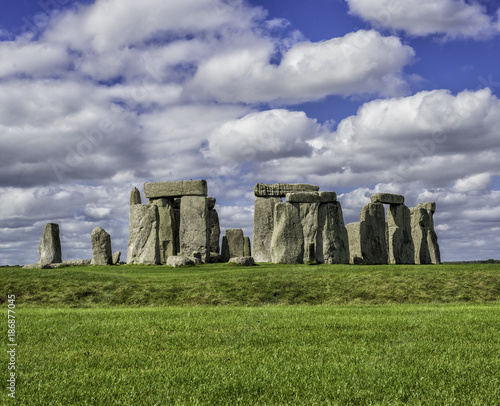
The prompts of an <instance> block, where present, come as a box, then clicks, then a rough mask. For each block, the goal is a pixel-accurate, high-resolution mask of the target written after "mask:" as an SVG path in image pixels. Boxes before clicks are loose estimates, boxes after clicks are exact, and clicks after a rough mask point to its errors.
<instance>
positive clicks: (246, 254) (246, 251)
mask: <svg viewBox="0 0 500 406" xmlns="http://www.w3.org/2000/svg"><path fill="white" fill-rule="evenodd" d="M243 256H244V257H251V256H252V246H251V244H250V237H245V245H244V249H243Z"/></svg>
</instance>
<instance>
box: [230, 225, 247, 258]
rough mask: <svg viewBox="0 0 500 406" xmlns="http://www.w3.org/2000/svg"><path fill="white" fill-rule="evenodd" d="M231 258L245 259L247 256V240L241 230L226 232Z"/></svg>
mask: <svg viewBox="0 0 500 406" xmlns="http://www.w3.org/2000/svg"><path fill="white" fill-rule="evenodd" d="M226 237H227V245H228V249H229V258H228V259H231V258H235V257H243V256H244V255H245V238H244V236H243V230H242V229H240V228H234V229H228V230H226Z"/></svg>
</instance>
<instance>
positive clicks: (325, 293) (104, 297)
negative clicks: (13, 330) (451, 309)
mask: <svg viewBox="0 0 500 406" xmlns="http://www.w3.org/2000/svg"><path fill="white" fill-rule="evenodd" d="M0 280H1V281H2V284H1V286H0V303H3V302H5V300H6V298H7V295H8V294H13V293H14V294H15V295H16V297H17V303H18V304H19V305H22V306H53V307H61V306H64V307H66V306H69V307H95V306H99V307H100V306H116V305H124V306H192V305H231V306H260V305H268V304H279V305H288V304H294V305H297V304H314V305H332V304H335V305H337V304H385V303H457V302H462V303H463V302H473V303H484V302H494V301H500V267H499V265H498V264H459V265H451V264H450V265H423V266H419V265H409V266H403V265H387V266H352V265H318V266H310V265H274V264H260V265H259V266H255V267H239V266H234V265H229V264H207V265H202V266H196V267H193V268H182V269H172V268H167V267H165V266H141V265H124V266H115V267H99V266H81V267H72V268H61V269H53V270H51V269H48V270H41V269H21V268H0Z"/></svg>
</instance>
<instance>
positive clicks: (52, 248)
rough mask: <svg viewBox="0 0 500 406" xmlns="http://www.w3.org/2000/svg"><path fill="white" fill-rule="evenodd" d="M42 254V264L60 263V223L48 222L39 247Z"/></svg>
mask: <svg viewBox="0 0 500 406" xmlns="http://www.w3.org/2000/svg"><path fill="white" fill-rule="evenodd" d="M38 253H39V254H40V265H41V266H43V265H48V264H59V263H61V262H62V258H61V256H62V255H61V240H60V238H59V225H58V224H55V223H47V225H46V226H45V228H44V230H43V234H42V239H41V241H40V246H39V247H38Z"/></svg>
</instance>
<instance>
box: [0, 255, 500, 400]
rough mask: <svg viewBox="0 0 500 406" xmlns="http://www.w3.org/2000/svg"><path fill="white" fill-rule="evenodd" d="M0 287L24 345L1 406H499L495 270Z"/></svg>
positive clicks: (121, 270) (152, 274)
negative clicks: (10, 392) (12, 387)
mask: <svg viewBox="0 0 500 406" xmlns="http://www.w3.org/2000/svg"><path fill="white" fill-rule="evenodd" d="M0 278H1V279H0V281H1V285H0V288H1V295H2V296H1V300H2V301H3V304H2V309H3V311H4V313H6V311H7V303H6V297H7V294H12V293H14V294H16V339H17V342H18V347H17V359H16V362H17V372H18V377H17V386H16V389H17V390H16V400H15V401H12V399H10V398H8V397H7V392H6V389H3V390H2V391H1V394H2V397H1V399H0V404H6V405H7V404H19V405H286V404H289V405H406V404H410V405H498V404H500V374H499V372H498V371H500V334H499V332H500V294H499V291H500V268H499V266H498V264H492V265H479V264H474V265H467V266H465V265H441V266H409V267H404V266H387V267H386V266H378V267H369V266H363V267H350V266H300V265H298V266H277V265H261V266H258V267H253V268H240V267H229V266H227V265H223V264H222V265H215V264H214V265H208V266H201V267H195V268H185V269H180V270H179V269H177V270H172V269H167V268H165V267H147V266H121V267H74V268H66V269H55V270H23V269H20V268H0ZM312 304H314V305H312ZM374 304H377V305H374ZM5 319H6V317H5ZM0 337H2V340H4V342H6V337H7V323H6V322H5V323H2V324H1V325H0ZM4 359H5V360H6V358H4ZM2 365H4V367H3V368H2V371H1V373H0V376H1V377H2V379H4V382H5V381H6V379H7V378H6V377H7V367H6V363H2ZM4 386H5V385H4Z"/></svg>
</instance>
